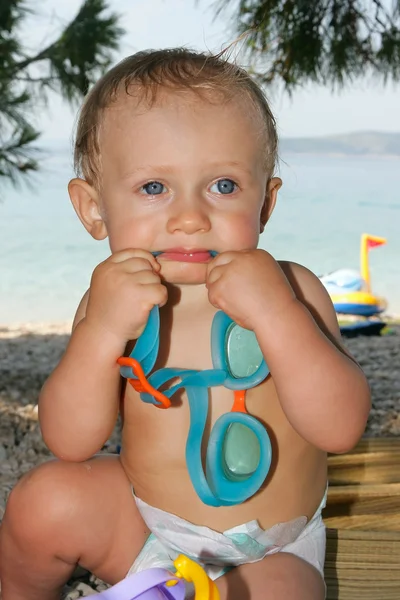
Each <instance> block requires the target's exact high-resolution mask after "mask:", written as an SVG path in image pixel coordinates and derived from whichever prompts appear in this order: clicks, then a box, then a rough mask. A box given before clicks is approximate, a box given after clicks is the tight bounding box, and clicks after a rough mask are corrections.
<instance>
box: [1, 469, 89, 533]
mask: <svg viewBox="0 0 400 600" xmlns="http://www.w3.org/2000/svg"><path fill="white" fill-rule="evenodd" d="M71 466H72V467H74V466H77V465H71ZM71 470H72V471H73V470H74V469H73V468H72V469H71V468H69V465H68V464H64V463H62V462H60V461H58V460H52V461H49V462H48V463H45V464H43V465H40V466H39V467H36V468H34V469H33V470H32V471H29V472H28V473H26V474H25V475H24V476H23V477H22V478H21V479H20V481H19V482H18V483H17V485H16V486H15V487H14V488H13V490H12V491H11V493H10V495H9V497H8V501H7V504H6V510H5V514H4V518H3V523H2V528H3V529H4V531H6V532H7V535H8V536H11V537H12V538H13V539H14V540H15V541H16V542H17V541H18V540H21V541H24V542H25V541H29V540H32V541H37V540H39V539H41V540H43V538H45V537H46V535H53V534H54V533H55V531H56V530H58V529H59V527H60V526H61V525H62V526H63V527H65V526H68V522H70V520H71V518H72V517H73V516H74V513H75V512H76V511H77V510H78V499H79V486H78V485H77V478H76V477H73V476H70V477H68V474H69V473H68V471H71Z"/></svg>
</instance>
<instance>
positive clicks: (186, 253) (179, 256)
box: [154, 248, 216, 263]
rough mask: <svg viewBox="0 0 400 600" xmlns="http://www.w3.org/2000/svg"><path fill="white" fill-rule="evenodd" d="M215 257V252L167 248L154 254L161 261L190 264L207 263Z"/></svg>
mask: <svg viewBox="0 0 400 600" xmlns="http://www.w3.org/2000/svg"><path fill="white" fill-rule="evenodd" d="M215 255H216V252H215V251H214V250H204V249H196V250H188V249H185V248H169V249H168V250H164V251H163V252H154V256H160V257H161V258H162V259H163V260H170V261H175V262H190V263H207V262H209V261H210V260H211V259H212V258H213V257H214V256H215Z"/></svg>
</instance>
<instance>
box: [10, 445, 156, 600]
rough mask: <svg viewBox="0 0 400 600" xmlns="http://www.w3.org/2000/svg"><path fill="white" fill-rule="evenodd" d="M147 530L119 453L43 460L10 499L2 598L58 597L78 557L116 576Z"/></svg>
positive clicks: (122, 574)
mask: <svg viewBox="0 0 400 600" xmlns="http://www.w3.org/2000/svg"><path fill="white" fill-rule="evenodd" d="M148 534H149V532H148V530H147V528H146V525H145V524H144V522H143V520H142V518H141V516H140V514H139V513H138V511H137V508H136V504H135V502H134V500H133V498H132V492H131V487H130V483H129V481H128V479H127V477H126V475H125V472H124V470H123V468H122V466H121V463H120V461H119V458H118V457H117V456H111V455H102V456H96V457H94V458H93V459H91V460H89V461H87V462H85V463H68V462H62V461H58V460H52V461H50V462H48V463H45V464H44V465H41V466H39V467H37V468H36V469H33V470H32V471H31V472H29V473H27V474H26V475H25V476H24V477H23V478H22V479H21V480H20V482H19V483H18V485H17V486H16V487H15V488H14V490H13V491H12V492H11V494H10V497H9V500H8V503H7V506H6V512H5V515H4V520H3V523H2V525H1V527H0V580H1V590H2V591H1V593H2V600H58V599H59V598H60V592H61V589H62V587H63V585H64V583H65V582H66V581H67V580H68V578H69V577H70V575H71V574H72V572H73V571H74V569H75V567H76V566H77V565H78V564H79V565H81V566H82V567H84V568H86V569H88V570H89V571H91V572H92V573H94V574H95V575H97V576H98V577H100V578H101V579H103V580H105V581H107V582H108V583H111V584H114V583H117V582H118V581H120V580H121V579H123V578H124V577H125V575H126V573H127V572H128V570H129V568H130V566H131V564H132V563H133V562H134V560H135V558H136V556H137V554H138V553H139V552H140V550H141V548H142V546H143V544H144V542H145V541H146V539H147V536H148Z"/></svg>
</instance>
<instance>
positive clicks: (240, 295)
mask: <svg viewBox="0 0 400 600" xmlns="http://www.w3.org/2000/svg"><path fill="white" fill-rule="evenodd" d="M206 287H207V289H208V297H209V300H210V302H211V304H212V305H213V306H215V307H216V308H219V309H220V310H222V311H224V312H225V313H226V314H227V315H229V316H230V317H231V319H233V320H234V321H235V322H236V323H237V324H238V325H240V326H241V327H245V328H246V329H251V330H252V331H254V330H255V329H256V326H257V324H259V323H260V321H261V320H262V322H263V323H265V319H268V321H272V322H273V319H274V317H276V315H277V314H278V313H280V312H282V310H283V311H284V310H285V307H287V306H288V305H289V304H290V303H292V302H293V300H295V298H296V297H295V294H294V292H293V289H292V287H291V286H290V284H289V282H288V280H287V279H286V277H285V275H284V273H283V271H282V269H281V268H280V266H279V265H278V263H277V262H276V260H275V259H274V258H273V257H272V256H271V255H270V254H269V253H268V252H265V251H264V250H244V251H241V252H223V253H221V254H219V255H218V256H216V258H214V260H213V261H212V262H211V263H210V264H209V265H208V270H207V280H206Z"/></svg>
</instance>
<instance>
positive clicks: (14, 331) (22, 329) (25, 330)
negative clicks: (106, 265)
mask: <svg viewBox="0 0 400 600" xmlns="http://www.w3.org/2000/svg"><path fill="white" fill-rule="evenodd" d="M337 317H338V323H339V324H346V323H354V322H356V321H359V320H360V321H362V320H364V319H365V317H361V316H360V317H357V316H352V315H337ZM370 320H375V321H376V320H379V321H385V323H386V324H387V326H388V327H390V326H391V325H400V313H399V314H397V313H394V314H391V315H386V314H385V313H383V314H381V315H376V316H375V317H372V318H371V319H370ZM72 323H73V320H72V319H70V320H60V321H15V322H10V323H0V340H1V339H7V338H14V337H18V336H20V335H30V334H39V335H69V334H70V333H71V330H72Z"/></svg>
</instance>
